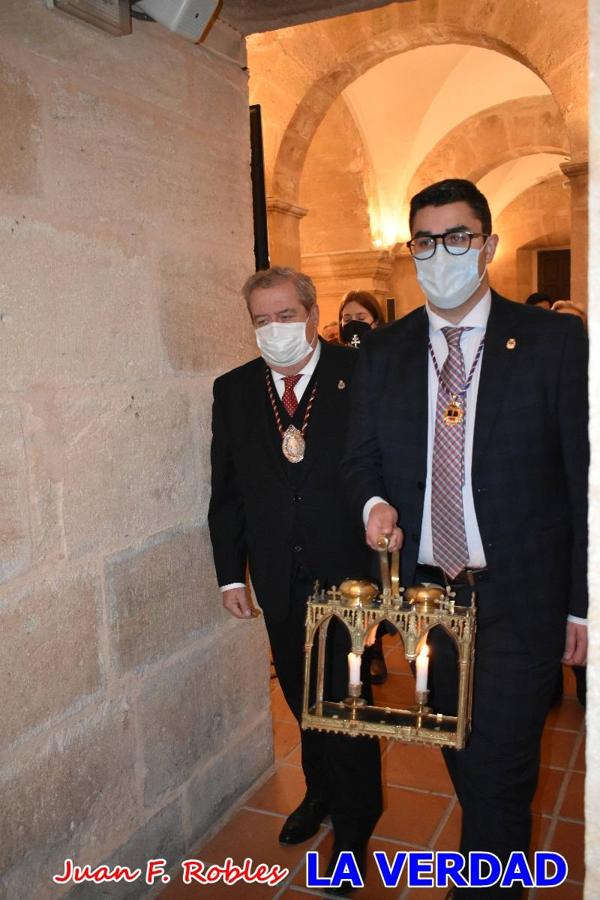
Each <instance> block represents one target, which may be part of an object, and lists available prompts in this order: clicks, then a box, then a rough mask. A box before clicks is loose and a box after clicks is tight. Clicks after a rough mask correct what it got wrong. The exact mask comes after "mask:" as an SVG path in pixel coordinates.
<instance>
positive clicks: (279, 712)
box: [271, 683, 296, 724]
mask: <svg viewBox="0 0 600 900" xmlns="http://www.w3.org/2000/svg"><path fill="white" fill-rule="evenodd" d="M271 715H272V716H273V721H280V722H290V723H291V724H294V723H295V721H296V720H295V719H294V716H293V715H292V711H291V709H290V708H289V706H288V705H287V703H286V701H285V697H284V696H283V693H282V690H281V688H280V687H279V684H278V683H277V684H276V686H275V687H273V686H272V687H271Z"/></svg>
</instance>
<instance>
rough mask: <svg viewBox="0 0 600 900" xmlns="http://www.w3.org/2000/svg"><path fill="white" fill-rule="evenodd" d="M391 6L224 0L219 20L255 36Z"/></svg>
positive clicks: (326, 0)
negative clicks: (319, 20)
mask: <svg viewBox="0 0 600 900" xmlns="http://www.w3.org/2000/svg"><path fill="white" fill-rule="evenodd" d="M400 2H401V3H411V2H414V0H400ZM388 5H389V0H296V2H294V3H290V2H289V0H223V5H222V8H221V12H220V17H221V18H222V19H224V20H225V21H226V22H229V24H230V25H233V26H234V28H237V29H238V31H241V32H242V33H243V34H253V33H254V32H257V31H273V30H274V29H276V28H286V27H287V26H289V25H299V24H301V23H303V22H314V21H316V20H317V19H330V18H333V17H334V16H344V15H346V14H348V13H354V12H362V11H363V10H365V9H377V8H378V7H380V6H388Z"/></svg>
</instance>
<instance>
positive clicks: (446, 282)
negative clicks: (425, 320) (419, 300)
mask: <svg viewBox="0 0 600 900" xmlns="http://www.w3.org/2000/svg"><path fill="white" fill-rule="evenodd" d="M486 243H487V241H486ZM484 247H485V244H484V245H483V247H482V248H481V250H478V249H477V248H475V247H471V249H470V250H467V252H466V253H463V254H461V255H460V256H453V255H452V254H451V253H448V252H447V251H446V250H444V248H443V247H441V246H438V248H437V250H436V251H435V253H434V255H433V256H431V257H430V258H429V259H417V258H416V257H414V261H415V266H416V267H417V281H418V282H419V284H420V285H421V289H422V290H423V292H424V293H425V296H426V297H427V299H428V300H429V302H430V303H433V305H434V306H439V308H440V309H456V307H457V306H460V305H461V303H464V302H465V300H468V299H469V297H470V296H471V295H472V294H474V293H475V291H476V290H477V288H478V287H479V285H480V284H481V282H482V281H483V276H484V275H485V271H486V270H485V269H484V270H483V272H482V273H481V275H480V274H479V254H480V253H481V252H482V251H483V249H484Z"/></svg>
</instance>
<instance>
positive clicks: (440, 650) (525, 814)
mask: <svg viewBox="0 0 600 900" xmlns="http://www.w3.org/2000/svg"><path fill="white" fill-rule="evenodd" d="M469 597H470V591H469V589H465V590H463V589H459V591H458V593H457V597H456V600H457V602H458V603H460V604H463V605H466V604H468V602H469ZM497 600H498V598H494V597H493V585H492V584H491V583H484V584H481V585H479V586H478V607H479V615H478V630H477V639H476V650H475V673H474V690H473V712H472V731H471V735H470V737H469V740H468V743H467V746H466V748H465V749H464V750H460V751H456V750H450V749H448V750H444V751H443V754H444V759H445V761H446V766H447V768H448V772H449V774H450V777H451V779H452V782H453V784H454V789H455V791H456V795H457V797H458V800H459V802H460V805H461V808H462V815H463V819H462V832H461V842H460V851H461V853H463V854H464V855H465V857H467V854H468V853H469V852H471V851H475V850H480V851H481V850H485V851H488V852H492V853H495V854H496V855H497V856H498V857H500V859H501V860H502V861H503V862H506V860H507V859H508V857H509V856H510V854H511V852H512V851H513V850H521V851H523V852H524V853H525V854H526V855H527V854H528V852H529V844H530V840H531V802H532V800H533V796H534V794H535V791H536V787H537V781H538V770H539V764H540V741H541V736H542V731H543V728H544V721H545V718H546V714H547V712H548V710H549V708H550V704H551V701H552V696H553V693H554V690H555V687H556V674H557V670H558V667H559V665H560V661H559V659H558V658H555V657H550V656H544V655H543V654H541V653H537V655H536V651H532V649H531V645H530V644H528V645H527V646H526V645H525V642H524V641H523V640H522V639H521V638H520V637H519V635H518V633H516V632H515V630H514V628H513V625H512V621H511V619H510V612H509V615H508V616H507V615H506V609H507V608H508V609H509V610H510V602H509V601H510V598H505V604H506V605H505V606H504V610H503V611H502V612H501V611H500V610H502V606H503V605H502V604H501V603H495V602H494V601H497ZM494 609H496V610H497V611H496V612H492V613H491V615H490V610H494ZM428 643H429V645H430V658H431V666H430V676H429V677H430V687H431V696H430V699H431V705H432V706H433V708H434V709H436V710H439V711H440V712H445V713H448V714H452V713H454V712H455V711H456V702H457V685H458V671H457V654H456V649H455V646H454V644H453V642H452V641H451V640H450V639H449V638H448V636H447V635H446V634H445V633H444V632H442V630H441V629H440V628H436V629H433V630H432V631H431V632H430V636H429V639H428ZM521 893H522V889H521V888H520V887H518V886H516V887H515V888H513V889H506V888H504V889H501V888H498V887H496V888H485V889H471V890H469V889H466V888H463V889H459V890H458V891H457V896H459V897H462V896H466V895H467V894H468V895H475V894H477V895H478V896H479V897H481V898H485V900H488V898H496V897H497V898H505V900H508V898H509V897H513V898H514V897H519V896H521Z"/></svg>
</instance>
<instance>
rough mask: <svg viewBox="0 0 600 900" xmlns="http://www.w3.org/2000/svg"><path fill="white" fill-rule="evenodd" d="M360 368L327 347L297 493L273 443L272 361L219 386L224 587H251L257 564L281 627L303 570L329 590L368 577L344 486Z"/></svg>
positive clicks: (215, 493)
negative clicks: (353, 390) (268, 377)
mask: <svg viewBox="0 0 600 900" xmlns="http://www.w3.org/2000/svg"><path fill="white" fill-rule="evenodd" d="M357 358H358V354H357V353H356V351H354V350H348V349H346V348H343V347H339V346H335V345H332V344H326V343H325V342H321V357H320V359H319V362H318V364H317V367H316V371H315V377H316V384H317V391H316V395H315V402H314V406H313V409H312V413H311V415H310V419H309V422H308V427H307V431H306V455H305V461H304V464H303V466H302V480H301V482H300V483H296V484H293V483H292V482H291V481H290V480H289V478H288V474H287V472H286V464H285V460H284V458H283V455H282V452H281V449H280V446H279V445H280V442H279V441H277V440H274V438H273V421H272V420H273V410H272V407H271V404H270V402H269V399H268V396H267V391H266V385H265V371H266V367H265V363H264V361H263V360H262V359H261V358H259V359H255V360H252V362H249V363H246V365H243V366H240V367H239V368H237V369H233V370H232V371H231V372H228V373H226V374H225V375H222V376H221V377H220V378H217V380H216V381H215V384H214V403H213V441H212V449H211V459H212V496H211V500H210V507H209V514H208V522H209V527H210V535H211V540H212V545H213V553H214V559H215V567H216V570H217V579H218V582H219V584H220V585H225V584H230V583H232V582H236V581H237V582H243V581H244V580H245V575H246V564H247V562H248V563H249V567H250V576H251V578H252V583H253V585H254V589H255V591H256V595H257V598H258V601H259V603H260V604H261V606H262V608H263V610H264V612H265V615H267V616H270V617H271V619H272V620H273V621H277V620H282V619H283V618H285V616H286V613H287V611H288V607H289V602H290V578H291V574H292V571H293V566H294V563H295V561H296V560H302V561H303V562H304V564H305V565H306V566H307V567H308V569H309V571H310V572H311V573H312V574H313V575H314V576H315V577H316V578H319V580H320V581H321V583H322V584H326V585H329V586H330V585H332V584H339V583H340V581H342V580H343V579H344V578H346V577H349V576H355V577H356V576H358V577H360V576H361V575H364V574H365V572H367V571H368V567H369V553H368V550H367V548H366V546H365V543H364V536H363V531H362V527H361V525H360V522H359V521H356V520H354V519H353V517H352V516H351V515H350V513H349V509H348V508H347V506H346V501H345V495H344V492H343V490H342V485H341V478H340V462H341V456H342V451H343V446H344V441H345V436H346V425H347V414H348V404H349V394H350V382H351V379H352V375H353V371H354V368H355V364H356V362H357ZM299 535H300V538H299Z"/></svg>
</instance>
